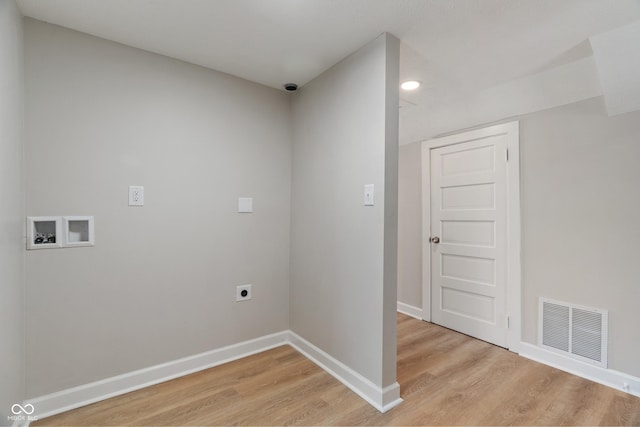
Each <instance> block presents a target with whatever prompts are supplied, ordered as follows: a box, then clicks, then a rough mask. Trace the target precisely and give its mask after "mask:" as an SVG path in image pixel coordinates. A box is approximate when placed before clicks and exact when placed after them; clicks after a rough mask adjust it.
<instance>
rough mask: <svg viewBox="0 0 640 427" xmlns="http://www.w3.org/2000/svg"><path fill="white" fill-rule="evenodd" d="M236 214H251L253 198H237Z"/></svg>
mask: <svg viewBox="0 0 640 427" xmlns="http://www.w3.org/2000/svg"><path fill="white" fill-rule="evenodd" d="M238 212H239V213H252V212H253V197H239V198H238Z"/></svg>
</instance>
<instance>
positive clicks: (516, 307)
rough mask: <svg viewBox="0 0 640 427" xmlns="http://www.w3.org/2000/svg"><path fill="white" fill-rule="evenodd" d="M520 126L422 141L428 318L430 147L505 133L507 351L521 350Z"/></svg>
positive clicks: (425, 308) (425, 307)
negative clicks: (506, 154) (463, 138)
mask: <svg viewBox="0 0 640 427" xmlns="http://www.w3.org/2000/svg"><path fill="white" fill-rule="evenodd" d="M519 131H520V126H519V123H518V122H517V121H515V122H509V123H504V124H500V125H494V126H489V127H485V128H482V129H477V130H472V131H468V132H461V133H458V134H455V135H450V136H445V137H441V138H434V139H430V140H427V141H423V142H422V318H423V319H424V320H426V321H428V322H430V321H431V244H430V243H429V237H430V236H431V218H430V216H431V182H430V177H431V161H430V158H431V150H432V149H434V148H439V147H445V146H448V145H452V144H456V143H459V142H460V137H461V136H464V137H465V138H468V139H469V140H474V139H480V138H486V137H489V136H494V135H501V134H506V135H507V151H508V155H509V161H508V162H507V311H508V315H509V328H508V330H507V345H508V347H509V350H511V351H514V352H516V353H517V352H519V351H520V341H521V328H522V326H521V325H522V321H521V319H522V313H521V312H522V304H521V293H522V289H521V286H522V283H521V271H520V248H521V245H520V137H519Z"/></svg>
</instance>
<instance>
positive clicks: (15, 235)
mask: <svg viewBox="0 0 640 427" xmlns="http://www.w3.org/2000/svg"><path fill="white" fill-rule="evenodd" d="M22 70H23V47H22V15H21V14H20V11H19V10H18V8H17V6H16V4H15V2H14V0H1V1H0V200H1V201H2V202H1V203H0V221H1V223H2V228H1V229H2V238H0V425H5V424H7V425H10V424H11V423H12V421H11V420H10V419H8V418H7V417H8V416H11V415H12V413H11V406H12V405H13V404H14V403H21V402H22V399H23V398H24V360H25V358H24V240H23V235H24V233H23V231H24V186H23V167H22V157H23V156H22V151H23V148H22V147H23V131H22V128H23V126H22V123H23V98H24V95H23V78H22V75H23V71H22Z"/></svg>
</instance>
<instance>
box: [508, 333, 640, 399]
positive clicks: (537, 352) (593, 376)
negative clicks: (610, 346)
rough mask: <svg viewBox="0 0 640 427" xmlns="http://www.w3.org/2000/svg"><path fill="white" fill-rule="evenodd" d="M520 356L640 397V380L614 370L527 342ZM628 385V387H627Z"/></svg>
mask: <svg viewBox="0 0 640 427" xmlns="http://www.w3.org/2000/svg"><path fill="white" fill-rule="evenodd" d="M519 354H520V356H522V357H526V358H527V359H531V360H535V361H536V362H540V363H544V364H545V365H549V366H552V367H554V368H558V369H560V370H562V371H565V372H569V373H570V374H574V375H577V376H579V377H582V378H586V379H588V380H591V381H595V382H597V383H600V384H603V385H606V386H608V387H611V388H615V389H618V390H621V391H624V392H625V393H629V394H632V395H634V396H638V397H640V378H638V377H634V376H632V375H629V374H625V373H623V372H619V371H614V370H613V369H607V368H601V367H598V366H594V365H590V364H588V363H584V362H581V361H579V360H575V359H571V358H569V357H566V356H563V355H561V354H558V353H554V352H552V351H549V350H546V349H544V348H542V347H538V346H537V345H534V344H529V343H526V342H522V343H520V352H519ZM625 384H626V387H625Z"/></svg>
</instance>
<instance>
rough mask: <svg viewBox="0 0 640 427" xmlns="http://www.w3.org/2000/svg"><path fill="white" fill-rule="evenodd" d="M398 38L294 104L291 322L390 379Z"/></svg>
mask: <svg viewBox="0 0 640 427" xmlns="http://www.w3.org/2000/svg"><path fill="white" fill-rule="evenodd" d="M398 45H399V43H398V40H397V39H395V38H393V37H392V36H389V35H382V36H380V37H379V38H377V39H376V40H375V41H373V42H371V43H370V44H368V45H367V46H365V47H363V48H362V49H360V50H359V51H357V52H356V53H354V54H352V55H351V56H349V57H348V58H346V59H344V60H343V61H341V62H340V63H338V64H337V65H335V66H334V67H332V68H331V69H329V70H328V71H326V72H325V73H323V74H322V75H321V76H320V77H318V78H316V79H315V80H314V81H312V82H311V83H309V84H307V85H305V87H304V88H302V90H301V91H300V92H298V93H297V94H296V97H295V99H294V103H293V117H294V123H293V126H294V127H293V129H294V150H293V165H294V167H293V187H292V235H291V254H292V256H291V267H292V268H291V329H292V330H293V331H294V332H296V333H298V334H299V335H300V336H302V337H303V338H305V339H307V340H308V341H310V342H311V343H313V344H315V345H316V346H318V347H320V348H321V349H322V350H324V351H326V352H327V353H329V354H330V355H332V356H333V357H335V358H336V359H338V360H340V361H341V362H343V363H344V364H346V365H347V366H349V367H350V368H352V369H354V370H356V371H357V372H359V373H360V374H361V375H363V376H364V377H366V378H368V379H369V380H370V381H372V382H373V383H374V384H377V385H379V386H383V387H384V386H387V385H389V384H391V383H394V382H395V352H396V346H395V305H396V255H395V245H396V230H397V216H396V209H397V187H396V185H395V183H396V179H397V143H398V141H397V114H398V111H397V99H398V98H397V96H398V94H397V90H398V89H397V81H398V69H397V68H398ZM385 182H387V184H388V185H389V186H388V187H385ZM365 184H374V185H375V190H376V194H375V199H376V200H375V201H376V204H375V206H373V207H365V206H363V187H364V185H365ZM385 222H387V224H386V227H385ZM386 250H393V256H389V253H387V252H386ZM383 296H384V298H383ZM385 301H386V304H385ZM381 349H382V351H381Z"/></svg>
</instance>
